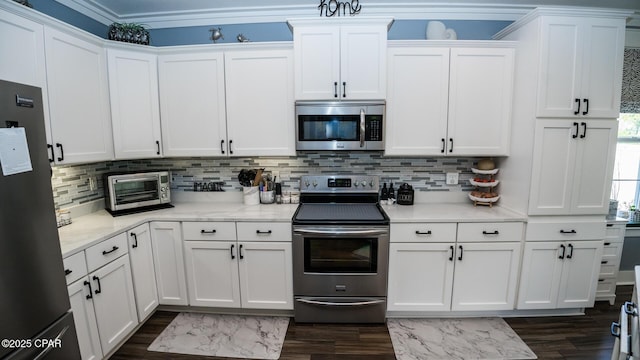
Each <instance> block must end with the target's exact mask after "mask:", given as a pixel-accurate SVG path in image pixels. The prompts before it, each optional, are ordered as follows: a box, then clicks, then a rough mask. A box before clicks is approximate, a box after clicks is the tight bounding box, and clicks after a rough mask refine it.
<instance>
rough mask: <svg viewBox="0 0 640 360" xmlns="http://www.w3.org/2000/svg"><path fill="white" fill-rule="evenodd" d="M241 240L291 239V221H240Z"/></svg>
mask: <svg viewBox="0 0 640 360" xmlns="http://www.w3.org/2000/svg"><path fill="white" fill-rule="evenodd" d="M237 226H238V240H239V241H291V231H292V229H291V223H290V222H238V223H237Z"/></svg>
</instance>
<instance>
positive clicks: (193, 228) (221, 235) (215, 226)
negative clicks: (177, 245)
mask: <svg viewBox="0 0 640 360" xmlns="http://www.w3.org/2000/svg"><path fill="white" fill-rule="evenodd" d="M182 237H183V238H184V240H205V241H206V240H225V241H229V240H232V241H233V240H236V223H235V222H233V221H197V222H183V223H182Z"/></svg>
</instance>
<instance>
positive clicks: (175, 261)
mask: <svg viewBox="0 0 640 360" xmlns="http://www.w3.org/2000/svg"><path fill="white" fill-rule="evenodd" d="M149 228H150V232H151V248H152V252H153V263H154V267H155V272H156V285H157V287H158V302H159V304H160V305H187V304H188V303H189V301H188V298H187V284H186V276H185V272H184V256H183V251H182V233H181V231H180V223H179V222H164V221H152V222H151V223H150V224H149Z"/></svg>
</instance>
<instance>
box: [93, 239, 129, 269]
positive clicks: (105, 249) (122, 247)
mask: <svg viewBox="0 0 640 360" xmlns="http://www.w3.org/2000/svg"><path fill="white" fill-rule="evenodd" d="M128 250H129V248H128V246H127V234H126V233H122V234H120V235H117V236H114V237H112V238H111V239H107V240H105V241H103V242H101V243H99V244H96V245H93V246H92V247H90V248H88V249H87V250H85V253H86V255H87V268H88V270H89V272H92V271H93V270H95V269H97V268H99V267H101V266H103V265H105V264H107V263H108V262H110V261H112V260H115V259H117V258H119V257H120V256H122V255H124V254H126V253H127V251H128Z"/></svg>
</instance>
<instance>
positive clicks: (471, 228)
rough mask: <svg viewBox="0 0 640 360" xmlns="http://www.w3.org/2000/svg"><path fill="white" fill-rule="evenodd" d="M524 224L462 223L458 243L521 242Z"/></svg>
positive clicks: (459, 226)
mask: <svg viewBox="0 0 640 360" xmlns="http://www.w3.org/2000/svg"><path fill="white" fill-rule="evenodd" d="M523 228H524V224H523V223H519V222H510V223H460V224H458V242H476V241H478V242H497V241H512V242H513V241H521V240H522V230H523Z"/></svg>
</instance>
